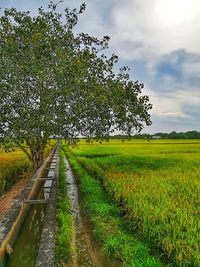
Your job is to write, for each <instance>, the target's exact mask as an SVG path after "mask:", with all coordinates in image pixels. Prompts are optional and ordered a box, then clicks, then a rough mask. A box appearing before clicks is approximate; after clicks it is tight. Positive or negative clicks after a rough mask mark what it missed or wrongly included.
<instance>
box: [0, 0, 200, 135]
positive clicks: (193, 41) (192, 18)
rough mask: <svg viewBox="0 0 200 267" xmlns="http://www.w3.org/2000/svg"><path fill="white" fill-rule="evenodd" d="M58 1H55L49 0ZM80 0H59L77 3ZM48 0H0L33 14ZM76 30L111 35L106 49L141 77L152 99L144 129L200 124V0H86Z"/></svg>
mask: <svg viewBox="0 0 200 267" xmlns="http://www.w3.org/2000/svg"><path fill="white" fill-rule="evenodd" d="M54 2H58V1H54ZM82 2H84V1H81V0H64V1H63V3H62V4H60V7H59V8H60V10H64V8H65V7H70V8H75V7H77V8H78V7H79V6H80V4H81V3H82ZM48 3H49V1H47V0H29V1H25V0H24V1H23V0H0V7H16V8H17V9H20V10H30V11H31V13H32V14H33V15H35V14H37V8H38V7H40V6H43V7H47V6H48ZM85 3H86V5H87V8H86V11H85V12H84V14H82V15H81V17H80V20H79V23H78V25H77V27H76V29H75V30H76V32H85V33H89V34H90V35H93V36H96V37H102V36H104V35H109V36H110V37H111V40H110V45H109V47H110V48H109V51H110V53H115V54H117V55H118V56H119V64H120V65H128V66H129V67H130V68H131V71H130V76H131V79H132V80H134V81H135V80H139V81H140V82H142V83H144V85H145V87H144V91H143V92H144V94H147V95H149V97H150V102H151V103H152V104H153V109H152V111H151V117H152V122H153V124H152V125H151V126H150V127H146V128H145V129H144V130H143V132H148V133H156V132H171V131H190V130H198V131H199V130H200V34H199V30H200V1H199V0H149V1H147V0H85Z"/></svg>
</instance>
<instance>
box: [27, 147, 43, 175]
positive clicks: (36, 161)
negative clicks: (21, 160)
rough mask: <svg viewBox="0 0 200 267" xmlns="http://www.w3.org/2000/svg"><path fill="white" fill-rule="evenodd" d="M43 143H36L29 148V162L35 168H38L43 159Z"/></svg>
mask: <svg viewBox="0 0 200 267" xmlns="http://www.w3.org/2000/svg"><path fill="white" fill-rule="evenodd" d="M44 150H45V144H39V145H38V144H37V145H35V146H33V147H31V148H30V153H31V162H32V166H33V168H34V169H35V170H37V169H39V167H40V166H41V165H42V163H43V160H44Z"/></svg>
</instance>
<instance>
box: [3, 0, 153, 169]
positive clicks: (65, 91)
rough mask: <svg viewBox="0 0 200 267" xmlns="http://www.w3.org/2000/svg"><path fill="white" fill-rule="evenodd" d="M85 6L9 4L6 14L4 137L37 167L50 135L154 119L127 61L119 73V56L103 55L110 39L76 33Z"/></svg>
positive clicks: (104, 131)
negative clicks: (28, 8) (33, 10)
mask: <svg viewBox="0 0 200 267" xmlns="http://www.w3.org/2000/svg"><path fill="white" fill-rule="evenodd" d="M85 8H86V6H85V4H82V5H81V6H80V9H79V10H78V9H73V10H69V9H68V8H66V9H65V10H64V11H63V13H62V14H61V13H58V12H57V5H56V4H54V3H53V2H50V4H49V6H48V9H47V10H45V9H43V8H42V7H41V8H39V9H38V14H37V15H36V16H31V14H30V12H22V11H17V10H16V9H15V8H11V9H4V14H3V15H2V16H1V17H0V66H1V67H0V94H1V97H0V109H1V119H0V139H1V143H6V142H13V143H15V144H17V145H18V146H19V147H21V149H22V150H23V151H24V152H25V153H26V154H27V156H28V157H29V159H30V160H31V161H32V162H33V165H34V167H36V168H37V167H38V166H39V165H40V164H41V162H42V160H43V156H44V148H45V146H46V143H47V141H48V139H49V137H50V136H61V137H62V138H65V139H68V140H74V139H76V138H77V137H78V136H84V137H86V138H87V139H91V138H97V139H103V138H108V136H109V135H110V134H111V133H112V132H113V131H115V130H118V131H121V132H122V133H125V134H127V135H131V134H132V133H133V131H140V130H141V129H142V128H143V126H144V125H145V124H146V125H150V124H151V120H150V115H149V113H148V111H149V109H151V107H152V106H151V104H150V103H149V98H148V96H145V95H142V89H143V84H141V83H139V82H138V81H131V80H130V77H129V74H128V72H129V68H128V67H122V68H120V69H119V72H118V73H115V72H114V70H113V67H114V66H115V64H116V63H117V62H118V57H117V56H116V55H114V54H112V55H111V56H110V57H108V56H106V55H105V52H104V50H105V49H107V48H108V43H109V37H108V36H104V37H103V38H102V40H99V39H97V38H95V37H92V36H89V35H88V34H85V33H79V34H75V33H74V27H75V26H76V24H77V23H78V17H79V14H81V13H83V12H84V10H85Z"/></svg>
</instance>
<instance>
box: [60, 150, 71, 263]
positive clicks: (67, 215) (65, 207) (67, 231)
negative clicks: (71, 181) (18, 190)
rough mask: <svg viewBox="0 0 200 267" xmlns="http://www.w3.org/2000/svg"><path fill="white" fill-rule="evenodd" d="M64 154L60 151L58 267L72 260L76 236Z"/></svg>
mask: <svg viewBox="0 0 200 267" xmlns="http://www.w3.org/2000/svg"><path fill="white" fill-rule="evenodd" d="M65 171H66V170H65V162H64V153H63V151H62V150H60V169H59V180H58V202H57V222H58V226H57V233H56V248H55V261H56V266H63V265H62V264H63V263H66V262H68V261H69V259H70V258H71V255H72V253H73V247H72V245H71V241H72V236H73V234H74V226H73V218H72V215H71V208H70V203H69V200H68V198H67V187H66V175H65Z"/></svg>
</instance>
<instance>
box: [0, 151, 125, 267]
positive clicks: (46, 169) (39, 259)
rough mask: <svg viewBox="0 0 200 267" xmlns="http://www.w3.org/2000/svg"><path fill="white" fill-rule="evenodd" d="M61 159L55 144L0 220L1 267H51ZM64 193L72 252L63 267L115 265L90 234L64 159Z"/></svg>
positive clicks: (79, 197)
mask: <svg viewBox="0 0 200 267" xmlns="http://www.w3.org/2000/svg"><path fill="white" fill-rule="evenodd" d="M59 163H60V158H59V154H58V147H56V148H54V150H53V151H52V152H51V153H50V155H49V156H48V157H47V159H46V160H45V162H44V163H43V165H42V166H41V167H40V169H39V170H38V171H37V172H36V174H35V175H34V176H33V177H32V179H31V180H30V182H29V183H28V185H27V187H26V188H25V190H23V191H22V193H21V194H20V196H18V198H17V199H16V200H15V202H14V204H13V206H12V208H11V209H10V210H9V211H8V213H7V214H6V216H4V217H3V218H2V219H1V220H0V267H53V266H55V262H54V257H55V255H54V253H55V234H56V195H57V180H58V174H59ZM65 165H66V183H67V194H68V196H66V197H68V198H69V200H70V202H71V211H72V214H73V222H74V227H75V234H74V236H73V240H72V246H73V247H74V253H73V255H72V259H71V261H70V262H69V263H68V264H67V265H65V266H66V267H78V266H80V267H81V266H82V267H90V266H94V267H105V266H109V267H115V266H121V264H119V262H116V261H115V260H110V259H108V257H107V256H105V255H104V253H103V252H102V249H101V247H100V245H99V244H98V243H97V242H96V241H95V239H94V238H93V234H92V226H91V223H90V222H89V220H88V218H87V217H86V216H85V215H84V213H83V212H82V211H81V209H82V205H81V202H82V199H81V195H80V194H79V190H78V187H77V183H76V179H75V176H74V174H73V171H72V169H71V167H70V164H69V161H68V159H67V158H65Z"/></svg>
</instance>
